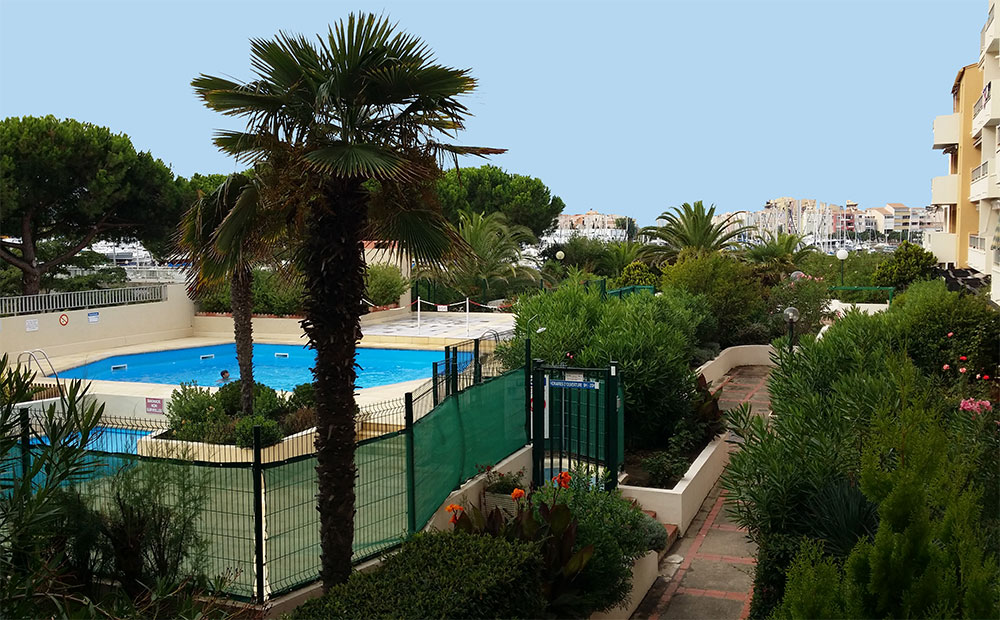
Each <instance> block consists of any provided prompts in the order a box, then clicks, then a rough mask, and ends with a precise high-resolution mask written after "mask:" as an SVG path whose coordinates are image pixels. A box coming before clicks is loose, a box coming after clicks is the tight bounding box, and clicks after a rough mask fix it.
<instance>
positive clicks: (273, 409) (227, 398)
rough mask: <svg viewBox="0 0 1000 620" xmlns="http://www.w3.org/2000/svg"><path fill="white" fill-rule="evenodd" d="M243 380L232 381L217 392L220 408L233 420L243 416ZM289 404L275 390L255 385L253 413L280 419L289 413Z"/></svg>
mask: <svg viewBox="0 0 1000 620" xmlns="http://www.w3.org/2000/svg"><path fill="white" fill-rule="evenodd" d="M241 381H242V380H236V381H230V382H229V383H226V384H225V385H223V386H222V387H220V388H219V391H218V392H216V394H215V398H216V402H217V403H218V405H219V407H220V408H222V410H223V411H224V412H225V414H226V415H228V416H229V417H231V418H235V417H238V416H239V415H241V414H242V406H243V403H242V394H241V393H240V390H241V389H242V387H241V385H242V383H241ZM288 410H289V403H288V401H286V400H285V399H283V398H282V397H281V396H280V395H279V394H278V393H277V392H276V391H274V389H273V388H270V387H268V386H266V385H264V384H263V383H256V384H254V389H253V412H254V414H257V415H262V416H264V417H265V418H272V419H275V420H276V419H278V418H280V417H281V416H283V415H284V414H285V413H287V412H288Z"/></svg>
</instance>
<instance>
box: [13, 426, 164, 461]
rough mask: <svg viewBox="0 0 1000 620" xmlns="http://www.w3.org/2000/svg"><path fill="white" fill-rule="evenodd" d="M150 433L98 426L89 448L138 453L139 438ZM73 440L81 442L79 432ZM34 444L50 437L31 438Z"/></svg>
mask: <svg viewBox="0 0 1000 620" xmlns="http://www.w3.org/2000/svg"><path fill="white" fill-rule="evenodd" d="M148 434H149V431H139V430H135V429H131V428H115V427H112V426H98V427H97V428H95V429H94V431H93V433H92V434H91V436H90V441H88V442H87V445H86V448H87V449H88V450H96V451H98V452H117V453H118V454H137V453H138V452H137V450H138V448H137V446H138V443H139V440H140V439H142V438H143V437H145V436H146V435H148ZM75 437H76V438H75V439H74V440H73V443H74V444H77V443H79V442H80V436H79V433H77V434H76V436H75ZM31 443H32V444H35V445H38V444H42V445H47V444H48V443H49V438H48V437H36V438H34V439H32V440H31Z"/></svg>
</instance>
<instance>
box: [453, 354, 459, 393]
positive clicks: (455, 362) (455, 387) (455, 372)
mask: <svg viewBox="0 0 1000 620" xmlns="http://www.w3.org/2000/svg"><path fill="white" fill-rule="evenodd" d="M451 393H452V394H458V347H452V349H451Z"/></svg>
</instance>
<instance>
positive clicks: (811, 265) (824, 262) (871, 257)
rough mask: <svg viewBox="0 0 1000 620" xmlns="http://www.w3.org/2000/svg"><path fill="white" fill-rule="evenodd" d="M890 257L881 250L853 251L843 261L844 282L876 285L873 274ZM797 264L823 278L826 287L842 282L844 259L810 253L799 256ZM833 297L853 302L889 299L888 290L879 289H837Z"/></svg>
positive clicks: (803, 270) (849, 284) (882, 301)
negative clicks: (878, 251) (876, 251)
mask: <svg viewBox="0 0 1000 620" xmlns="http://www.w3.org/2000/svg"><path fill="white" fill-rule="evenodd" d="M888 257H889V255H888V254H881V253H871V254H869V253H866V252H851V253H850V254H849V255H848V257H847V259H846V260H844V263H843V267H844V285H845V286H874V285H873V284H872V274H873V273H875V269H876V268H877V267H878V265H879V264H880V263H882V262H883V261H885V260H886V259H887V258H888ZM795 266H796V267H797V268H798V269H799V270H801V271H802V272H804V273H805V274H806V275H809V276H812V277H814V278H820V279H822V281H823V283H824V284H826V285H827V286H839V285H840V267H841V261H840V260H838V259H837V257H836V256H831V255H829V254H821V253H819V252H811V253H809V254H807V255H806V256H804V257H802V258H801V259H799V261H798V262H797V263H796V264H795ZM833 296H834V297H836V298H837V299H839V300H841V301H845V302H852V303H884V302H886V301H887V300H888V295H887V294H886V293H882V292H878V291H874V292H872V291H869V292H865V291H835V292H834V295H833Z"/></svg>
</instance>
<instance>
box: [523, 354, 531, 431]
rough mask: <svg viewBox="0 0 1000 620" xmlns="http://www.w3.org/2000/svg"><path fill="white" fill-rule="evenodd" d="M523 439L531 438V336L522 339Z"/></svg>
mask: <svg viewBox="0 0 1000 620" xmlns="http://www.w3.org/2000/svg"><path fill="white" fill-rule="evenodd" d="M524 440H525V441H530V440H531V338H530V337H529V338H525V339H524Z"/></svg>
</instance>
